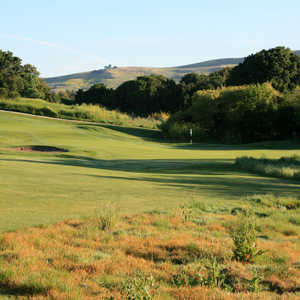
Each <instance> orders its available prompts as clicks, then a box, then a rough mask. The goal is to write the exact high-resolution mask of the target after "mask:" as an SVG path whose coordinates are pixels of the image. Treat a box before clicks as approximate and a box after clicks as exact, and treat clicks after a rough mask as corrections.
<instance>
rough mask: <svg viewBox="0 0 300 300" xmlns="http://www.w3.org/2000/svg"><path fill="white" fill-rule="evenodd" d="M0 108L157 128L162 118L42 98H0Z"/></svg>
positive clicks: (49, 115)
mask: <svg viewBox="0 0 300 300" xmlns="http://www.w3.org/2000/svg"><path fill="white" fill-rule="evenodd" d="M0 109H2V110H8V111H16V112H23V113H29V114H33V115H39V116H47V117H53V118H61V119H69V120H84V121H92V122H100V123H107V124H114V125H124V126H132V127H145V128H152V129H155V128H157V126H158V125H159V124H160V123H161V120H162V119H161V116H160V115H159V114H157V115H155V116H153V117H148V118H140V117H136V118H133V117H130V116H129V115H127V114H125V113H120V112H118V111H115V110H107V109H105V108H103V107H100V106H98V105H87V104H82V105H64V104H60V103H50V102H47V101H44V100H41V99H29V98H19V99H8V100H6V99H0ZM162 118H163V116H162Z"/></svg>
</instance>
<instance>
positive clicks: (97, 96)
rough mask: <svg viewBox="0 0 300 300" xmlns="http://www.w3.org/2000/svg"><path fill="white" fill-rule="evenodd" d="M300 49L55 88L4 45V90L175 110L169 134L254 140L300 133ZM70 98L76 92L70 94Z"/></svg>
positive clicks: (140, 109)
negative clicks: (200, 70) (212, 67)
mask: <svg viewBox="0 0 300 300" xmlns="http://www.w3.org/2000/svg"><path fill="white" fill-rule="evenodd" d="M297 86H300V57H299V56H298V55H296V54H295V53H294V52H292V51H291V50H290V49H288V48H285V47H276V48H272V49H269V50H262V51H260V52H258V53H256V54H252V55H250V56H248V57H246V58H245V59H244V61H243V62H242V63H240V64H239V65H238V66H236V67H233V68H225V69H222V70H220V71H217V72H214V73H211V74H209V75H206V74H196V73H189V74H186V75H185V76H183V77H182V78H181V80H180V82H179V83H176V82H175V81H174V80H172V79H169V78H166V77H164V76H162V75H150V76H140V77H137V78H136V79H135V80H130V81H126V82H124V83H123V84H121V85H120V86H119V87H118V88H116V89H110V88H107V87H106V86H105V85H104V84H102V83H99V84H95V85H93V86H92V87H90V88H89V89H88V90H82V89H79V90H78V91H77V92H76V93H75V94H72V93H70V92H60V94H54V93H52V92H51V91H50V88H49V87H48V86H47V85H46V84H45V82H44V81H43V80H42V79H41V78H40V77H39V73H38V71H37V70H36V68H35V67H34V66H32V65H28V64H27V65H22V64H21V59H19V58H18V57H15V56H13V54H12V53H11V52H9V51H8V52H3V51H0V97H16V96H24V97H31V98H42V99H46V100H48V101H51V102H59V101H60V102H64V103H65V104H79V105H80V104H83V103H86V104H94V105H99V106H103V107H105V108H108V109H116V110H119V111H121V112H125V113H128V114H130V115H133V116H142V117H147V116H150V115H152V114H154V113H157V112H166V113H169V114H171V118H170V119H169V120H168V121H167V122H165V123H164V124H163V125H162V127H161V128H162V131H163V133H164V134H165V135H166V136H167V137H169V138H170V137H171V138H183V139H184V138H188V136H189V134H188V131H189V128H193V129H194V137H195V138H196V139H198V140H201V141H204V140H212V139H215V140H218V141H224V142H253V141H261V140H266V139H282V138H290V137H293V136H299V134H300V125H299V122H300V121H299V120H300V91H299V89H297ZM70 99H72V100H70Z"/></svg>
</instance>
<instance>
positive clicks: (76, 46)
mask: <svg viewBox="0 0 300 300" xmlns="http://www.w3.org/2000/svg"><path fill="white" fill-rule="evenodd" d="M1 2H2V3H1V18H0V42H1V44H0V45H1V46H0V49H1V50H5V51H7V50H10V51H12V52H13V53H14V54H15V55H17V56H19V57H21V58H22V59H23V62H24V63H31V64H33V65H35V66H36V67H37V68H38V70H39V71H40V72H41V74H42V76H45V77H49V76H56V75H64V74H70V73H75V72H83V71H90V70H95V69H100V68H102V67H103V66H104V65H107V64H112V65H117V66H153V67H168V66H177V65H183V64H190V63H197V62H200V61H205V60H209V59H215V58H223V57H243V56H247V55H249V54H251V53H255V52H257V51H259V50H261V49H269V48H272V47H275V46H279V45H281V46H286V47H289V48H291V49H293V50H300V36H299V29H300V17H299V14H300V1H299V0H286V1H282V0H259V1H258V0H252V1H246V0H245V1H244V0H227V1H225V0H210V1H208V0H197V1H196V0H195V1H194V0H185V1H183V0H172V1H170V0H160V1H158V0H151V1H144V0H139V1H138V0H126V1H125V0H110V1H108V0H107V1H102V0H98V1H97V0H85V1H83V0H60V1H59V0H26V1H24V0H10V1H1Z"/></svg>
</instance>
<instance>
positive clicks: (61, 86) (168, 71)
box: [45, 58, 243, 91]
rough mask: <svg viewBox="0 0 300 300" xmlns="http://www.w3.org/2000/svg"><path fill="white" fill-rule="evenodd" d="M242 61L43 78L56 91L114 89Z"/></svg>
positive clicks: (176, 77)
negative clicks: (97, 85) (141, 79)
mask: <svg viewBox="0 0 300 300" xmlns="http://www.w3.org/2000/svg"><path fill="white" fill-rule="evenodd" d="M242 61H243V58H224V59H216V60H209V61H205V62H201V63H196V64H191V65H184V66H177V67H171V68H147V67H119V68H112V69H100V70H94V71H91V72H84V73H77V74H70V75H65V76H59V77H51V78H45V81H46V82H47V84H49V85H50V86H51V87H52V89H54V90H56V91H59V90H65V89H68V90H77V89H79V88H83V89H85V88H88V87H90V86H91V85H93V84H95V83H98V82H103V83H104V84H106V85H107V86H108V87H112V88H115V87H117V86H119V85H120V84H122V83H123V82H124V81H127V80H131V79H135V78H136V77H138V76H143V75H150V74H158V75H164V76H166V77H169V78H173V79H174V80H176V81H179V80H180V78H181V77H182V76H184V75H185V74H187V73H191V72H195V73H206V74H207V73H211V72H215V71H218V70H220V69H222V68H224V67H232V66H235V65H237V64H239V63H240V62H242Z"/></svg>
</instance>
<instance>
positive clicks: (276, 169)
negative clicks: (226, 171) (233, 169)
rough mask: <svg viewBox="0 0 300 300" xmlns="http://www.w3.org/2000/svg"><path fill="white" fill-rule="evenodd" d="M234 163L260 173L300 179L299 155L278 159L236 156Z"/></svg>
mask: <svg viewBox="0 0 300 300" xmlns="http://www.w3.org/2000/svg"><path fill="white" fill-rule="evenodd" d="M235 164H236V165H237V166H239V167H240V168H242V169H244V170H248V171H252V172H255V173H258V174H262V175H267V176H274V177H279V178H289V179H294V180H298V181H299V180H300V157H299V156H296V155H295V156H293V157H284V156H283V157H281V158H280V159H266V158H260V159H259V158H253V157H238V158H237V159H236V161H235Z"/></svg>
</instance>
